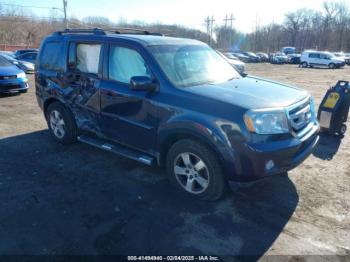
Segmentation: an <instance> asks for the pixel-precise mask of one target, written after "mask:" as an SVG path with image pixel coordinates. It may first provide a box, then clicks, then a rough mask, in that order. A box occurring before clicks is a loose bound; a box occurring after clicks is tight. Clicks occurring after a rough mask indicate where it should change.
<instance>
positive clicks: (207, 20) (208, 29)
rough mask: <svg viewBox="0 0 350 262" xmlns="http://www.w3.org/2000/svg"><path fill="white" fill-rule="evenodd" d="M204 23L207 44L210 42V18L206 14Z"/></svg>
mask: <svg viewBox="0 0 350 262" xmlns="http://www.w3.org/2000/svg"><path fill="white" fill-rule="evenodd" d="M204 22H205V25H206V27H207V35H208V44H209V43H210V18H209V16H207V18H206V19H205V20H204Z"/></svg>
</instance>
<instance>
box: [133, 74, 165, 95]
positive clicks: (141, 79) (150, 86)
mask: <svg viewBox="0 0 350 262" xmlns="http://www.w3.org/2000/svg"><path fill="white" fill-rule="evenodd" d="M157 87H158V84H157V83H155V82H154V81H153V80H152V79H151V78H150V77H148V76H133V77H131V79H130V89H131V90H134V91H153V90H155V89H157Z"/></svg>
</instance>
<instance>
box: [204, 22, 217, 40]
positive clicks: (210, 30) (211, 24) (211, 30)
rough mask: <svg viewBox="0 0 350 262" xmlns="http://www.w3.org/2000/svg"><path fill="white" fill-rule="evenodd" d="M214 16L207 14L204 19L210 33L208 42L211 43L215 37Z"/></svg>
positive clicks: (208, 33)
mask: <svg viewBox="0 0 350 262" xmlns="http://www.w3.org/2000/svg"><path fill="white" fill-rule="evenodd" d="M214 22H215V19H214V16H212V17H211V18H210V17H209V16H207V18H206V19H205V20H204V23H205V26H206V27H207V35H208V44H209V45H211V41H212V39H213V27H214Z"/></svg>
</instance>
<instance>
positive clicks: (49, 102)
mask: <svg viewBox="0 0 350 262" xmlns="http://www.w3.org/2000/svg"><path fill="white" fill-rule="evenodd" d="M54 102H59V103H61V102H60V101H59V100H58V99H56V98H49V99H47V100H45V102H44V115H45V117H46V111H47V109H48V108H49V105H51V104H52V103H54Z"/></svg>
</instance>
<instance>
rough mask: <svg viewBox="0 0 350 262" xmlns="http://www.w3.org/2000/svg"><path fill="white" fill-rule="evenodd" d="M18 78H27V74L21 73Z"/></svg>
mask: <svg viewBox="0 0 350 262" xmlns="http://www.w3.org/2000/svg"><path fill="white" fill-rule="evenodd" d="M17 78H26V74H25V73H24V72H23V73H19V74H17Z"/></svg>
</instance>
